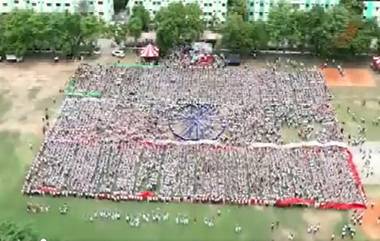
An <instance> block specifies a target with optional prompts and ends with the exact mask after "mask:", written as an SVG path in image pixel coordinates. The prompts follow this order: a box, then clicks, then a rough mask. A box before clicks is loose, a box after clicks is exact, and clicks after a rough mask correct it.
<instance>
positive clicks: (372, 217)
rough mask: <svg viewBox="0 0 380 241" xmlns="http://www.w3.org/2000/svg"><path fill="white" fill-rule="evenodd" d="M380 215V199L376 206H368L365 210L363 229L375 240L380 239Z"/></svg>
mask: <svg viewBox="0 0 380 241" xmlns="http://www.w3.org/2000/svg"><path fill="white" fill-rule="evenodd" d="M378 217H380V200H377V201H376V202H375V207H374V208H371V207H368V208H367V209H366V211H365V212H364V216H363V225H362V229H363V231H364V233H365V234H366V235H367V236H368V237H369V238H370V239H373V240H379V239H380V224H377V222H376V221H377V218H378Z"/></svg>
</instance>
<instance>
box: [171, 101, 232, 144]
mask: <svg viewBox="0 0 380 241" xmlns="http://www.w3.org/2000/svg"><path fill="white" fill-rule="evenodd" d="M225 126H226V125H225V121H224V120H223V118H221V117H220V116H219V112H218V110H217V109H216V108H215V107H214V106H212V105H207V104H204V105H201V104H198V105H194V104H189V105H186V106H185V107H183V108H179V109H175V110H173V111H172V116H171V119H170V121H169V127H170V129H171V131H172V132H173V134H174V135H175V136H176V137H178V138H180V139H182V140H187V141H198V140H215V139H218V137H219V136H220V135H221V134H222V133H223V132H224V129H225Z"/></svg>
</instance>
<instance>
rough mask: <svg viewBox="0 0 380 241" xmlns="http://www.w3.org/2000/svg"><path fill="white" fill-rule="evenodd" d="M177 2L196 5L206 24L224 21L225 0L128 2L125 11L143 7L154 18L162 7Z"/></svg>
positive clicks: (149, 0)
mask: <svg viewBox="0 0 380 241" xmlns="http://www.w3.org/2000/svg"><path fill="white" fill-rule="evenodd" d="M178 1H181V2H182V3H184V4H187V3H197V4H198V5H199V7H200V8H201V10H202V12H203V20H204V21H205V22H206V23H208V24H212V22H214V21H215V20H216V21H219V22H220V23H224V22H225V21H226V17H227V0H129V2H128V4H127V9H128V10H129V12H130V13H132V9H133V7H134V6H136V5H143V6H144V7H145V9H147V10H148V11H149V13H150V15H151V17H154V16H155V15H156V13H157V12H158V11H159V10H160V9H161V8H162V7H166V6H168V5H169V3H172V2H178Z"/></svg>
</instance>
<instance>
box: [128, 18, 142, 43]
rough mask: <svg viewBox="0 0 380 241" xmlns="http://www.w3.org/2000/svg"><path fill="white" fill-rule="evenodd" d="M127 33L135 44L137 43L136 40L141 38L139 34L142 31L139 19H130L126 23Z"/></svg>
mask: <svg viewBox="0 0 380 241" xmlns="http://www.w3.org/2000/svg"><path fill="white" fill-rule="evenodd" d="M127 28H128V33H129V35H131V36H132V37H133V38H134V39H135V42H137V39H138V38H139V37H140V36H141V33H142V31H143V23H142V21H141V19H140V18H131V19H129V21H128V25H127Z"/></svg>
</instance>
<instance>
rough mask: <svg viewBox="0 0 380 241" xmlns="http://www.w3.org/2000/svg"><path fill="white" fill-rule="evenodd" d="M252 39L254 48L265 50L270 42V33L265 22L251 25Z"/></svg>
mask: <svg viewBox="0 0 380 241" xmlns="http://www.w3.org/2000/svg"><path fill="white" fill-rule="evenodd" d="M250 25H251V26H250V28H251V31H250V38H251V40H252V41H253V48H255V49H265V48H267V46H268V42H269V33H268V31H267V26H266V23H265V22H264V21H261V20H259V21H254V22H251V23H250Z"/></svg>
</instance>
